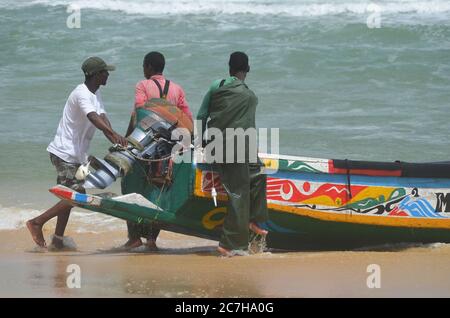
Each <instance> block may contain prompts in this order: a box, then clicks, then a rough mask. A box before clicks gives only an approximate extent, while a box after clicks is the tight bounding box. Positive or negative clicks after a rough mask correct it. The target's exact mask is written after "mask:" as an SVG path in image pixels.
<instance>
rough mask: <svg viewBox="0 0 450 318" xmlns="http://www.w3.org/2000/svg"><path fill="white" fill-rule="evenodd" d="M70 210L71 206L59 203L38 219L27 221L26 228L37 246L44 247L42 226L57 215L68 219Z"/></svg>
mask: <svg viewBox="0 0 450 318" xmlns="http://www.w3.org/2000/svg"><path fill="white" fill-rule="evenodd" d="M71 209H72V206H71V205H69V204H68V203H66V202H64V201H59V202H58V203H57V204H55V205H54V206H53V207H51V208H50V209H48V210H47V211H45V212H44V213H42V214H41V215H39V216H38V217H35V218H34V219H31V220H29V221H27V228H28V230H29V231H30V232H31V236H32V237H33V240H34V241H35V242H36V244H37V245H39V246H41V247H45V246H46V244H45V239H44V235H43V234H42V227H43V226H44V224H45V223H47V221H48V220H50V219H52V218H54V217H55V216H59V215H67V219H68V217H69V214H70V210H71ZM66 224H67V221H66ZM64 228H65V226H64ZM63 234H64V230H63Z"/></svg>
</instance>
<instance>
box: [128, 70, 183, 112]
mask: <svg viewBox="0 0 450 318" xmlns="http://www.w3.org/2000/svg"><path fill="white" fill-rule="evenodd" d="M155 81H157V82H158V83H159V87H160V88H161V90H164V87H165V84H166V79H165V77H164V76H163V75H162V74H158V75H153V76H152V77H151V78H150V79H145V80H142V81H140V82H139V83H137V85H136V92H135V101H134V105H135V107H142V106H143V105H144V104H145V103H146V102H147V101H148V100H150V99H152V98H160V97H161V91H160V90H159V87H158V85H157V84H156V83H155ZM166 99H167V101H169V102H170V103H171V104H173V105H175V106H177V107H178V108H180V109H181V110H182V111H183V112H184V113H185V114H186V115H187V116H189V118H191V119H192V113H191V111H190V110H189V105H188V103H187V102H186V97H185V94H184V90H183V89H182V88H181V86H180V85H178V84H176V83H174V82H172V81H170V84H169V89H168V92H167V96H166Z"/></svg>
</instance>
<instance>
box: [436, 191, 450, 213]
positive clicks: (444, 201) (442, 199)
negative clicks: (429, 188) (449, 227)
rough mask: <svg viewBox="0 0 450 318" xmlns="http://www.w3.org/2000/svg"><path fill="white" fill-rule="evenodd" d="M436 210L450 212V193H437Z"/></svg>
mask: <svg viewBox="0 0 450 318" xmlns="http://www.w3.org/2000/svg"><path fill="white" fill-rule="evenodd" d="M436 212H450V193H436Z"/></svg>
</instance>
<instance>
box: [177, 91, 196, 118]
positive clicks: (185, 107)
mask: <svg viewBox="0 0 450 318" xmlns="http://www.w3.org/2000/svg"><path fill="white" fill-rule="evenodd" d="M177 107H178V108H179V109H181V110H182V111H183V113H185V114H186V115H187V116H188V117H189V118H190V119H191V120H192V112H191V110H190V109H189V105H188V103H187V101H186V95H185V94H184V91H183V89H182V88H181V87H180V96H179V98H178V102H177Z"/></svg>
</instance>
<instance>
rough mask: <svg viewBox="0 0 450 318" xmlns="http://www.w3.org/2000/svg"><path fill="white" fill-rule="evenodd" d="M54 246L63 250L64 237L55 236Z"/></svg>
mask: <svg viewBox="0 0 450 318" xmlns="http://www.w3.org/2000/svg"><path fill="white" fill-rule="evenodd" d="M52 246H53V247H54V248H55V249H57V250H62V249H63V248H64V240H63V238H59V237H56V236H53V239H52Z"/></svg>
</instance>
